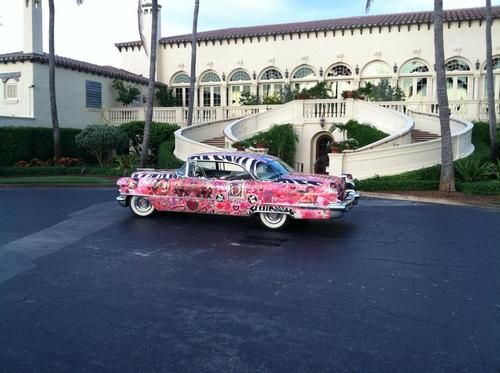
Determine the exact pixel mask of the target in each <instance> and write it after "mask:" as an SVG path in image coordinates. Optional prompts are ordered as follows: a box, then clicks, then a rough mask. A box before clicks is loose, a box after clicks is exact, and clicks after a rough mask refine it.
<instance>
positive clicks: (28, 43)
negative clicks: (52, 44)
mask: <svg viewBox="0 0 500 373" xmlns="http://www.w3.org/2000/svg"><path fill="white" fill-rule="evenodd" d="M41 1H42V0H26V1H24V0H23V1H19V4H20V5H21V4H22V6H23V8H24V51H23V52H15V53H8V54H0V63H1V64H0V80H1V85H0V126H7V125H28V126H51V123H52V122H51V116H50V102H49V67H48V54H46V53H44V52H43V43H42V6H41ZM114 79H118V80H122V81H124V82H126V83H127V84H132V85H135V86H137V88H139V89H140V90H141V92H142V93H143V94H144V93H145V92H146V89H147V84H148V80H147V79H146V78H144V77H142V76H139V75H137V74H134V73H130V72H128V71H125V70H122V69H118V68H115V67H111V66H99V65H94V64H90V63H87V62H83V61H77V60H73V59H69V58H63V57H59V56H57V57H56V94H57V108H58V115H59V122H60V125H61V126H63V127H84V126H86V125H88V124H93V123H102V122H103V121H104V120H105V119H106V118H103V109H104V108H109V107H113V106H119V105H120V103H118V102H116V100H115V96H116V92H115V91H114V89H113V88H112V87H111V84H112V82H113V80H114ZM140 104H141V105H142V97H141V100H140Z"/></svg>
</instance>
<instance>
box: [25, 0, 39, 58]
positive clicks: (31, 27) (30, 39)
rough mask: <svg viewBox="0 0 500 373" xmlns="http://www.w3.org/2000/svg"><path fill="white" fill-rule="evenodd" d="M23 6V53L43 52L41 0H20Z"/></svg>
mask: <svg viewBox="0 0 500 373" xmlns="http://www.w3.org/2000/svg"><path fill="white" fill-rule="evenodd" d="M21 1H22V4H23V7H24V53H43V28H42V0H21Z"/></svg>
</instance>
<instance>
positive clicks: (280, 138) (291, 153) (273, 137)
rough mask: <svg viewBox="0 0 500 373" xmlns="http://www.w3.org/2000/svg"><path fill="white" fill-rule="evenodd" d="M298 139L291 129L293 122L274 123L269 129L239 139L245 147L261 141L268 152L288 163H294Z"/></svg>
mask: <svg viewBox="0 0 500 373" xmlns="http://www.w3.org/2000/svg"><path fill="white" fill-rule="evenodd" d="M298 141H299V139H298V137H297V135H296V134H295V132H294V130H293V124H290V123H287V124H280V125H278V124H275V125H273V126H272V127H271V128H270V129H269V130H267V131H263V132H259V133H258V134H256V135H254V136H252V137H250V138H248V139H245V140H243V141H241V143H243V144H245V146H246V147H250V146H256V145H257V144H259V143H262V144H263V145H265V146H266V147H268V148H269V154H270V155H274V156H276V157H278V158H281V159H282V160H284V161H285V162H286V163H288V164H289V165H291V166H293V164H294V163H295V149H296V147H297V142H298Z"/></svg>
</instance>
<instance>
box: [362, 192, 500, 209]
mask: <svg viewBox="0 0 500 373" xmlns="http://www.w3.org/2000/svg"><path fill="white" fill-rule="evenodd" d="M361 196H362V197H370V198H382V199H392V200H399V201H410V202H422V203H435V204H441V205H451V206H467V207H488V208H493V209H500V205H495V204H491V203H480V202H459V201H454V200H452V199H445V198H430V197H420V196H412V195H405V194H394V193H376V192H361Z"/></svg>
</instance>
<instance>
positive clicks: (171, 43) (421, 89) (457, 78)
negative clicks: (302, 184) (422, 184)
mask: <svg viewBox="0 0 500 373" xmlns="http://www.w3.org/2000/svg"><path fill="white" fill-rule="evenodd" d="M453 12H455V13H453ZM457 12H458V13H457ZM481 12H482V10H481V9H468V10H467V9H466V10H461V11H447V15H448V18H447V22H446V23H445V31H444V44H445V56H446V61H447V63H448V65H447V71H448V76H449V77H450V81H449V85H450V87H449V92H448V93H449V97H450V100H451V101H453V100H481V99H483V98H485V89H484V85H485V81H484V76H485V71H484V65H485V56H486V51H485V42H484V38H485V22H484V19H482V18H481ZM494 12H495V17H497V16H498V15H499V14H500V7H494ZM497 13H498V14H497ZM457 14H458V15H457ZM413 15H414V16H413ZM383 17H386V16H369V17H356V18H352V19H349V18H348V19H341V20H330V21H317V22H310V23H308V24H307V25H304V24H287V25H274V26H273V25H271V26H262V27H261V29H262V30H263V31H262V32H259V27H252V28H240V29H228V30H215V31H209V32H205V33H200V34H199V42H198V52H197V70H196V71H197V74H196V75H197V76H196V79H197V93H198V94H197V95H195V96H196V98H195V99H196V103H195V104H196V105H197V106H232V105H238V101H239V100H238V97H239V93H241V92H242V91H243V90H250V91H251V92H253V93H255V94H258V95H259V96H260V97H261V98H262V97H265V96H266V95H269V94H272V93H273V92H277V91H279V90H280V89H282V87H283V84H291V87H292V89H295V88H298V89H301V88H304V87H307V86H308V85H309V86H310V85H312V84H314V83H316V82H319V81H322V80H327V81H329V85H331V87H332V96H333V97H334V98H336V97H338V96H339V95H340V94H341V92H342V91H344V90H350V89H356V88H358V87H359V86H360V84H363V82H366V81H377V80H379V79H381V78H384V79H388V80H389V82H390V83H391V85H392V86H396V85H398V86H399V87H400V88H402V89H403V91H404V92H405V94H406V99H407V100H432V101H434V100H435V98H436V97H435V95H436V93H435V92H436V87H435V72H434V69H433V66H434V29H433V25H432V18H430V21H429V17H432V13H431V12H421V13H414V14H400V15H394V17H393V18H394V21H393V22H392V23H388V22H383V20H384V19H383ZM398 19H400V21H399V22H398ZM328 22H330V24H328ZM384 23H385V25H384ZM339 24H341V25H342V26H341V27H340V26H338V27H337V26H336V25H339ZM329 25H330V26H329ZM301 30H303V31H301ZM264 31H265V32H264ZM492 31H493V32H492V34H493V54H494V55H495V57H496V59H495V67H496V68H497V69H498V72H499V73H500V58H498V57H499V56H500V52H499V51H500V19H496V18H495V20H494V22H493V30H492ZM189 39H190V36H189V35H181V36H173V37H167V38H161V39H160V41H159V49H158V73H157V74H158V75H157V78H158V80H159V81H161V82H163V83H166V84H168V85H169V86H170V87H172V88H173V89H174V92H175V91H176V92H177V93H178V94H182V95H183V96H184V99H183V100H182V103H183V104H184V105H185V104H186V92H185V90H186V87H187V86H188V83H187V81H186V76H188V77H189V74H190V58H191V44H190V42H189ZM117 47H118V49H119V50H120V52H121V56H122V61H121V65H122V67H123V68H124V69H127V70H129V71H132V72H135V73H137V74H145V73H146V72H147V66H148V65H147V57H146V55H145V54H144V52H143V50H142V46H141V44H140V42H126V43H118V44H117ZM304 68H305V69H304ZM237 72H242V73H243V74H244V76H246V79H245V80H242V79H240V78H241V77H239V78H238V80H235V79H233V78H234V76H235V75H234V74H235V73H237ZM212 73H214V74H215V75H213V74H212ZM297 73H299V74H297ZM207 74H210V75H211V76H210V78H208V79H204V77H206V76H207ZM496 79H497V83H500V81H499V77H498V76H497V78H496ZM204 80H205V82H204ZM203 86H204V87H206V89H205V90H204V89H203ZM498 86H500V84H496V87H497V88H496V97H497V98H498V97H499V89H498ZM209 87H215V88H216V92H214V88H211V89H210V88H209ZM176 89H177V90H176ZM204 93H205V95H204ZM214 95H215V96H217V95H220V97H217V99H214ZM179 103H181V100H179Z"/></svg>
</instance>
